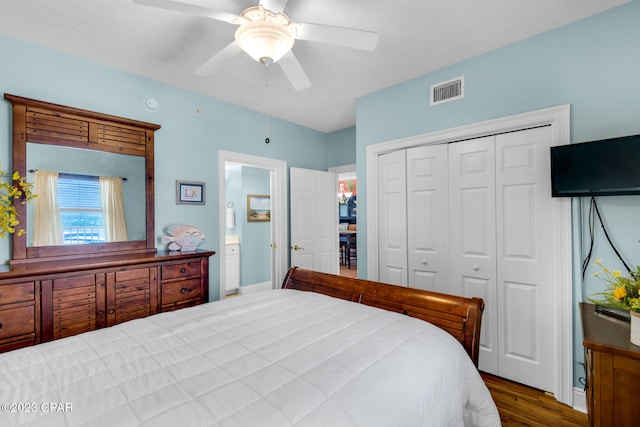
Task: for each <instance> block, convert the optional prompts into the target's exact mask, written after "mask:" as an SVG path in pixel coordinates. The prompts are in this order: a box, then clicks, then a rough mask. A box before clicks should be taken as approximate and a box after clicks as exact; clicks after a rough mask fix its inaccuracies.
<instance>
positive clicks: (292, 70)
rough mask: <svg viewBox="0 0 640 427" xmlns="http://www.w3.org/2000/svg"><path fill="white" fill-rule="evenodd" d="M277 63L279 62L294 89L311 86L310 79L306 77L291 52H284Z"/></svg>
mask: <svg viewBox="0 0 640 427" xmlns="http://www.w3.org/2000/svg"><path fill="white" fill-rule="evenodd" d="M278 64H280V67H281V68H282V71H284V74H285V75H286V76H287V78H288V79H289V81H290V82H291V85H292V86H293V88H294V89H295V90H298V91H300V90H305V89H308V88H310V87H311V81H310V80H309V77H307V73H305V72H304V70H303V69H302V66H301V65H300V63H299V62H298V59H297V58H296V57H295V55H294V54H293V52H291V51H289V52H287V53H285V54H284V56H283V57H282V58H280V60H279V61H278Z"/></svg>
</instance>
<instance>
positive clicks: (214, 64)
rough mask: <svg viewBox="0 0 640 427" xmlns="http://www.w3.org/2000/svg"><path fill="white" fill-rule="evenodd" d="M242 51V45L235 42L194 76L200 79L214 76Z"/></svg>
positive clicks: (214, 56)
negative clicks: (219, 68)
mask: <svg viewBox="0 0 640 427" xmlns="http://www.w3.org/2000/svg"><path fill="white" fill-rule="evenodd" d="M241 51H242V49H241V48H240V45H239V44H238V43H236V42H235V41H233V42H231V43H229V44H228V45H227V46H225V47H224V48H223V49H222V50H220V51H218V53H216V54H215V55H213V56H212V57H211V58H209V59H208V60H207V61H206V62H205V63H204V64H202V65H201V66H200V67H198V69H197V70H196V71H194V73H193V74H195V75H196V76H200V77H208V76H210V75H212V74H213V73H214V72H215V71H216V70H217V69H218V67H220V66H222V65H224V64H225V63H226V62H227V61H228V60H230V59H231V58H233V57H234V56H236V55H237V54H238V53H240V52H241Z"/></svg>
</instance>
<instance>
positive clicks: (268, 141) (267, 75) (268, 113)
mask: <svg viewBox="0 0 640 427" xmlns="http://www.w3.org/2000/svg"><path fill="white" fill-rule="evenodd" d="M264 80H265V89H266V90H265V99H266V104H267V116H266V123H265V134H266V135H267V136H266V138H265V139H264V142H265V144H268V143H270V142H271V139H270V138H269V115H270V114H271V111H270V108H271V105H270V104H269V63H268V62H267V61H264Z"/></svg>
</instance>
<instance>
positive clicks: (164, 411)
mask: <svg viewBox="0 0 640 427" xmlns="http://www.w3.org/2000/svg"><path fill="white" fill-rule="evenodd" d="M482 308H483V307H482V301H481V300H478V299H467V298H460V297H452V296H448V295H444V294H436V293H430V292H425V291H415V290H409V289H406V288H400V287H397V286H392V285H384V284H380V283H377V282H370V281H364V280H358V279H346V278H341V277H339V276H333V275H327V274H322V273H316V272H310V271H306V270H301V269H297V268H292V269H291V270H290V271H289V273H288V274H287V276H286V278H285V280H284V283H283V286H282V289H277V290H272V291H266V292H260V293H255V294H250V295H243V296H239V297H235V298H228V299H225V300H222V301H218V302H212V303H208V304H203V305H200V306H196V307H191V308H186V309H183V310H178V311H174V312H170V313H162V314H158V315H154V316H150V317H147V318H144V319H137V320H133V321H130V322H126V323H123V324H120V325H117V326H113V327H110V328H105V329H100V330H96V331H93V332H88V333H84V334H80V335H76V336H73V337H69V338H64V339H61V340H57V341H52V342H48V343H44V344H40V345H37V346H34V347H29V348H24V349H20V350H16V351H12V352H8V353H4V354H2V355H0V404H1V409H2V412H0V425H2V426H13V425H34V426H36V425H38V426H39V425H42V426H47V427H49V426H52V427H53V426H80V425H90V426H137V425H144V426H163V425H166V426H176V425H181V426H189V427H190V426H200V425H202V426H260V427H268V426H367V427H369V426H463V425H474V426H476V425H477V426H499V425H500V418H499V415H498V412H497V409H496V406H495V404H494V402H493V400H492V398H491V395H490V394H489V392H488V390H487V388H486V386H485V384H484V382H483V381H482V379H481V377H480V375H479V373H478V371H477V368H476V366H475V365H474V362H476V363H477V348H478V339H479V333H480V318H481V314H482ZM429 319H431V320H430V322H432V323H433V324H431V323H429V322H425V321H424V320H429ZM434 324H435V325H438V327H436V326H434ZM474 357H475V360H474Z"/></svg>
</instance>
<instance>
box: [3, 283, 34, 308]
mask: <svg viewBox="0 0 640 427" xmlns="http://www.w3.org/2000/svg"><path fill="white" fill-rule="evenodd" d="M34 295H35V284H34V282H25V283H12V284H10V285H0V305H2V304H11V303H14V302H23V301H33V298H34Z"/></svg>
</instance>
